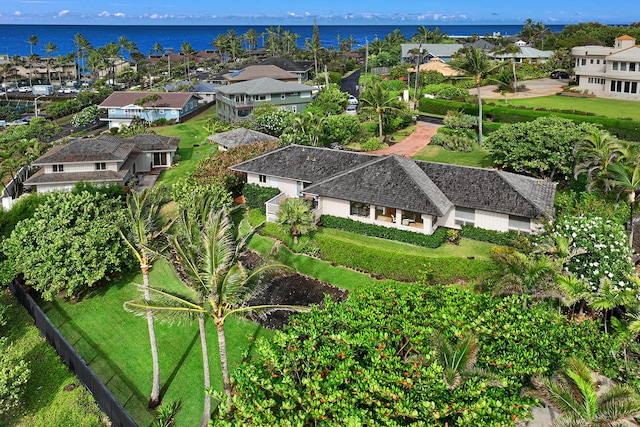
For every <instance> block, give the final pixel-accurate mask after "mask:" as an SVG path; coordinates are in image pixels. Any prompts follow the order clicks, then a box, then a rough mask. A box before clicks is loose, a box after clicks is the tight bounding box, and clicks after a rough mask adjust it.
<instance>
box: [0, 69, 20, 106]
mask: <svg viewBox="0 0 640 427" xmlns="http://www.w3.org/2000/svg"><path fill="white" fill-rule="evenodd" d="M15 73H16V69H15V67H14V66H13V65H12V64H11V63H9V62H5V63H4V64H0V74H2V87H4V88H6V82H7V77H11V76H13V75H15ZM4 96H5V99H7V100H9V95H8V92H7V91H6V90H5V91H4Z"/></svg>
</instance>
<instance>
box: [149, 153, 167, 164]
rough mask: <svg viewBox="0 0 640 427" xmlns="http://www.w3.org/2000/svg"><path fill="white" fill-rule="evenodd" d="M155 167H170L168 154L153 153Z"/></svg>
mask: <svg viewBox="0 0 640 427" xmlns="http://www.w3.org/2000/svg"><path fill="white" fill-rule="evenodd" d="M153 165H154V166H169V161H168V156H167V153H153Z"/></svg>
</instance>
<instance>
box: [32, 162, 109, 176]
mask: <svg viewBox="0 0 640 427" xmlns="http://www.w3.org/2000/svg"><path fill="white" fill-rule="evenodd" d="M96 163H105V166H106V169H105V170H110V171H115V172H117V171H118V169H119V167H120V165H119V163H117V162H91V163H64V164H63V166H64V171H63V172H54V171H53V165H45V166H44V173H45V174H56V173H69V172H94V171H95V170H96Z"/></svg>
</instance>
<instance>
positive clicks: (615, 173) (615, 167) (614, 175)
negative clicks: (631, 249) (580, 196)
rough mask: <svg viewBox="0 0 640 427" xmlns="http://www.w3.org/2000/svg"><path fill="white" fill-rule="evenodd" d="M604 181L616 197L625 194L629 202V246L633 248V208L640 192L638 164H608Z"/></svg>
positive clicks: (639, 169) (639, 166)
mask: <svg viewBox="0 0 640 427" xmlns="http://www.w3.org/2000/svg"><path fill="white" fill-rule="evenodd" d="M604 181H605V182H606V184H607V185H608V186H609V187H611V188H612V189H613V190H616V191H617V192H618V195H620V194H625V195H626V196H627V199H628V201H629V208H630V210H631V218H630V222H631V224H630V225H629V244H630V245H631V246H633V207H634V205H635V202H636V193H637V191H638V190H640V163H637V162H634V163H632V164H631V165H629V164H617V163H615V164H609V165H608V166H607V169H606V172H605V175H604Z"/></svg>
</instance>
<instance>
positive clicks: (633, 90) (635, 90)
mask: <svg viewBox="0 0 640 427" xmlns="http://www.w3.org/2000/svg"><path fill="white" fill-rule="evenodd" d="M631 93H638V82H631Z"/></svg>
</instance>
